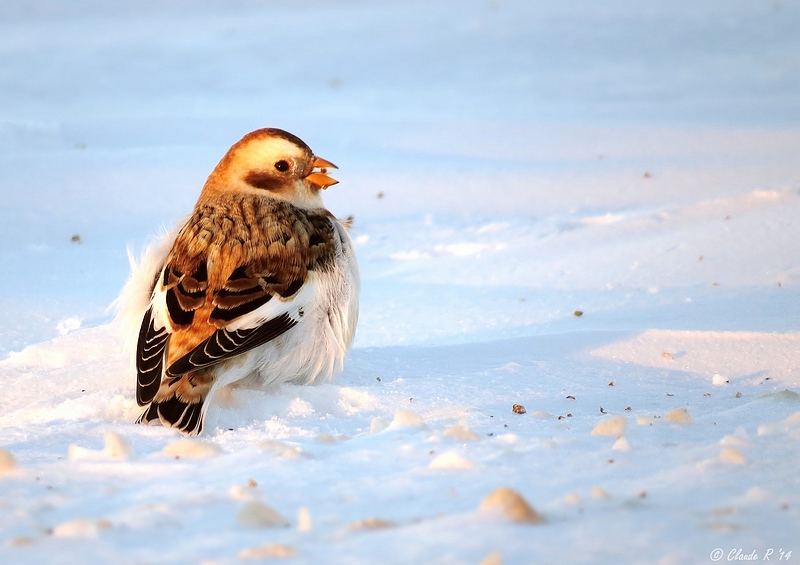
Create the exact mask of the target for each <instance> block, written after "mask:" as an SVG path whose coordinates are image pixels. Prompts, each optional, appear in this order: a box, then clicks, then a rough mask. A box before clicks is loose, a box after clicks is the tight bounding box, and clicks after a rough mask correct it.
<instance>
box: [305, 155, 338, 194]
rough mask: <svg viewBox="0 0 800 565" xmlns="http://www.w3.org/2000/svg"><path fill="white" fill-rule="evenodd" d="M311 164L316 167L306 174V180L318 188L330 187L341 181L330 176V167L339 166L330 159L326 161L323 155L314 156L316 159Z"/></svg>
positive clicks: (335, 167)
mask: <svg viewBox="0 0 800 565" xmlns="http://www.w3.org/2000/svg"><path fill="white" fill-rule="evenodd" d="M311 165H312V166H313V167H314V168H313V169H311V172H310V173H309V174H307V175H306V180H307V181H308V182H310V183H311V184H313V185H314V186H316V187H317V188H323V189H324V188H328V187H329V186H333V185H334V184H336V183H338V182H339V181H338V180H336V179H334V178H331V177H329V176H328V169H338V168H339V167H337V166H336V165H334V164H333V163H331V162H330V161H326V160H325V159H323V158H322V157H314V161H312V163H311ZM317 169H319V170H317Z"/></svg>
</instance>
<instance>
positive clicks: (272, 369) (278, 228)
mask: <svg viewBox="0 0 800 565" xmlns="http://www.w3.org/2000/svg"><path fill="white" fill-rule="evenodd" d="M335 168H338V167H336V166H335V165H334V164H333V163H331V162H330V161H327V160H325V159H323V158H321V157H317V156H316V155H314V153H313V152H312V150H311V149H310V148H309V146H308V145H306V143H305V142H304V141H302V140H301V139H300V138H299V137H297V136H295V135H293V134H291V133H289V132H287V131H284V130H281V129H277V128H264V129H258V130H255V131H253V132H250V133H248V134H247V135H245V136H244V137H243V138H242V139H241V140H239V141H238V142H236V143H235V144H234V145H233V146H231V148H230V149H229V150H228V152H227V153H226V154H225V155H224V156H223V157H222V159H221V160H220V162H219V164H217V166H216V167H215V168H214V169H213V171H212V172H211V174H210V175H209V177H208V180H207V181H206V182H205V185H204V186H203V188H202V191H201V192H200V196H199V197H198V199H197V202H196V204H195V206H194V209H193V210H192V212H191V214H189V216H188V219H186V220H185V221H183V222H182V223H180V224H179V225H178V227H177V229H175V230H173V231H172V232H171V233H166V234H164V235H163V236H162V238H161V240H160V241H158V242H157V243H155V244H153V245H152V246H151V247H150V248H149V249H148V251H147V252H146V253H145V258H144V259H143V260H142V262H141V263H140V264H139V265H136V263H135V261H133V260H132V267H133V271H132V274H131V277H130V279H129V280H128V283H127V284H126V286H125V288H124V289H123V292H122V294H121V295H120V299H119V300H120V302H121V303H123V305H122V306H121V308H122V309H127V311H126V312H125V313H124V316H123V317H127V318H129V319H130V318H131V317H133V318H134V320H135V321H138V323H137V324H136V326H138V332H137V331H136V330H135V329H134V328H131V329H132V330H133V331H132V332H130V333H131V334H134V333H135V336H132V339H131V341H133V339H135V346H134V348H133V349H134V354H133V357H134V365H135V369H136V402H137V404H138V405H139V406H140V407H142V408H143V411H142V412H141V415H140V416H139V418H138V420H137V423H141V424H161V425H163V426H165V427H170V428H175V429H177V430H178V431H179V432H181V433H182V434H185V435H188V436H196V435H199V434H201V433H202V431H203V423H204V419H205V415H206V412H207V409H208V406H209V402H210V400H211V399H212V397H213V396H214V394H215V392H217V391H219V390H220V388H222V387H225V386H227V385H231V386H232V387H248V388H268V387H271V386H273V385H278V384H282V383H295V384H311V383H315V382H320V381H324V380H327V379H329V378H331V377H332V376H333V375H334V374H335V373H337V372H339V371H341V370H342V368H343V364H344V359H345V356H346V354H347V352H348V350H349V348H350V346H351V344H352V342H353V338H354V335H355V331H356V325H357V322H358V311H359V292H360V277H359V270H358V263H357V260H356V255H355V249H354V245H353V241H352V239H351V237H350V234H349V225H347V222H346V221H345V222H342V221H340V220H338V219H337V218H336V217H335V216H334V215H333V214H332V213H331V212H329V211H328V210H327V209H326V208H325V205H324V203H323V201H322V197H321V192H322V191H323V190H325V189H327V188H328V187H330V186H332V185H334V184H337V183H338V181H337V180H335V179H334V178H332V177H331V176H330V174H329V169H335ZM129 255H130V253H129ZM131 311H133V312H131Z"/></svg>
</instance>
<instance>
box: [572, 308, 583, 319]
mask: <svg viewBox="0 0 800 565" xmlns="http://www.w3.org/2000/svg"><path fill="white" fill-rule="evenodd" d="M572 315H573V316H575V317H576V318H580V317H581V316H583V310H575V311H574V312H573V313H572Z"/></svg>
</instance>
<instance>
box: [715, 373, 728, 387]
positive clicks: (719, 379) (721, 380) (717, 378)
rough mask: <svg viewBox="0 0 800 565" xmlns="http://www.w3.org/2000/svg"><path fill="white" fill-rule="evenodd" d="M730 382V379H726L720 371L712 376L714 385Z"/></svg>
mask: <svg viewBox="0 0 800 565" xmlns="http://www.w3.org/2000/svg"><path fill="white" fill-rule="evenodd" d="M729 382H730V381H729V380H728V379H726V378H725V377H723V376H722V375H720V374H719V373H714V376H713V377H711V384H713V385H714V386H723V385H726V384H728V383H729Z"/></svg>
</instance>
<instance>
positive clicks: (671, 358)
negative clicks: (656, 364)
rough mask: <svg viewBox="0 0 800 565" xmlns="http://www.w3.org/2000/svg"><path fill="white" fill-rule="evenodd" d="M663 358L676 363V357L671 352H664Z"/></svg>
mask: <svg viewBox="0 0 800 565" xmlns="http://www.w3.org/2000/svg"><path fill="white" fill-rule="evenodd" d="M661 356H662V357H663V358H664V359H667V360H668V361H675V356H674V355H673V354H672V353H669V352H667V351H665V352H663V353H662V354H661Z"/></svg>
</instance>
